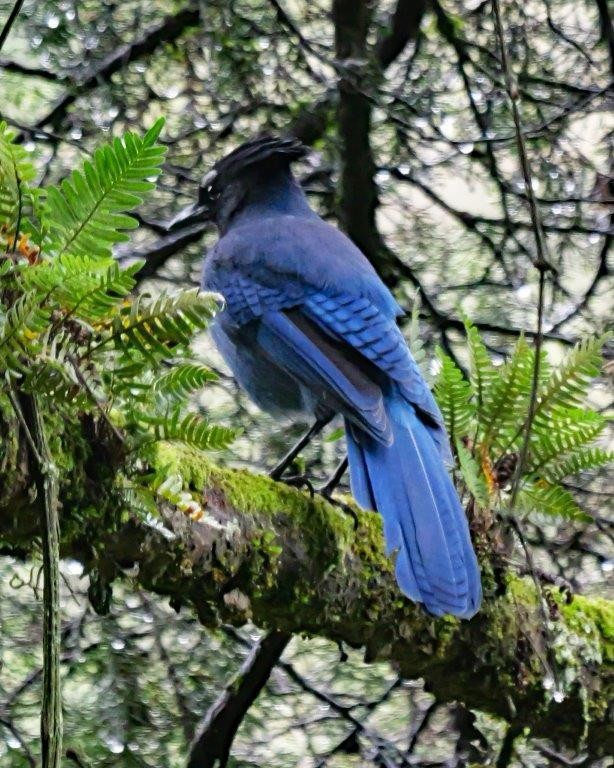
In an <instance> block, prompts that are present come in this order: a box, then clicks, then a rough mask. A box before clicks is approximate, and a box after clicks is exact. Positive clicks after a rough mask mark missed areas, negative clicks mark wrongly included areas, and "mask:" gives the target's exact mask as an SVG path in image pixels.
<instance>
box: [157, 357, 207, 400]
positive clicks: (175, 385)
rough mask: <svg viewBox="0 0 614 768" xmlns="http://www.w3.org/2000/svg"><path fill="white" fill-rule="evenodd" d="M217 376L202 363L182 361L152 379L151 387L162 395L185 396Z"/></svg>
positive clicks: (169, 396)
mask: <svg viewBox="0 0 614 768" xmlns="http://www.w3.org/2000/svg"><path fill="white" fill-rule="evenodd" d="M217 378H218V377H217V374H215V373H214V372H213V371H212V370H210V369H209V368H207V367H206V366H204V365H200V364H198V363H184V364H183V365H177V366H174V367H173V368H172V369H171V370H170V371H167V372H166V373H164V374H162V376H159V377H158V378H157V379H156V380H155V381H154V384H153V389H154V392H156V394H159V395H162V396H163V397H168V398H186V397H188V396H189V395H191V394H192V393H193V392H197V391H198V390H200V389H202V388H203V387H204V386H206V385H207V384H208V383H209V382H211V381H217Z"/></svg>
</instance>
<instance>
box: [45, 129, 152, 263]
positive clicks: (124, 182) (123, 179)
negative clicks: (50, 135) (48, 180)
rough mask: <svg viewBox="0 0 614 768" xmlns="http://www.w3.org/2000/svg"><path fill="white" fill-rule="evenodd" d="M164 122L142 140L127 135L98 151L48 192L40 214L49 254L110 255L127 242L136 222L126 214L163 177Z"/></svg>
mask: <svg viewBox="0 0 614 768" xmlns="http://www.w3.org/2000/svg"><path fill="white" fill-rule="evenodd" d="M163 124H164V120H163V119H162V118H161V119H160V120H158V121H157V122H156V123H155V125H154V126H153V127H152V128H151V129H150V130H149V131H148V132H147V133H146V134H145V136H143V138H140V137H139V136H137V135H136V134H134V133H126V134H125V136H124V138H123V140H121V139H115V140H114V141H113V142H112V143H110V144H107V145H106V146H103V147H100V148H99V149H97V150H96V152H95V153H94V157H93V159H92V161H89V160H88V161H86V162H85V164H84V166H83V170H80V171H73V173H72V175H71V176H70V178H69V179H65V180H64V181H63V182H62V183H61V184H60V185H59V186H58V187H49V188H48V189H47V199H46V201H45V205H44V208H43V216H42V218H43V223H44V225H45V226H46V228H47V232H48V233H47V236H46V238H45V242H44V248H45V250H46V252H47V253H51V254H53V255H56V256H61V255H64V254H73V255H90V256H110V255H111V248H112V246H113V245H114V244H115V243H119V242H124V241H127V240H128V239H129V238H128V235H127V234H126V231H127V230H131V229H134V228H135V227H137V226H138V222H137V221H136V219H134V218H133V217H132V216H128V215H126V213H125V212H126V211H130V210H132V209H133V208H136V207H137V206H138V205H140V204H141V203H142V201H143V195H144V194H145V193H146V192H149V191H150V190H151V189H153V188H154V186H155V185H154V183H153V181H151V179H153V178H155V177H156V176H158V174H159V173H160V166H161V164H162V161H163V159H164V154H165V148H164V147H161V146H159V145H157V144H156V139H157V138H158V136H159V134H160V131H161V130H162V126H163Z"/></svg>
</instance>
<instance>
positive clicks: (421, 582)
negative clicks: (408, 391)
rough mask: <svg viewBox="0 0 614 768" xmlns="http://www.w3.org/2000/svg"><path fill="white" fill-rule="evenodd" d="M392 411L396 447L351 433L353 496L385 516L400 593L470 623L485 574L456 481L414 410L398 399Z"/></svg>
mask: <svg viewBox="0 0 614 768" xmlns="http://www.w3.org/2000/svg"><path fill="white" fill-rule="evenodd" d="M385 406H386V412H387V415H388V418H389V420H390V424H391V428H392V434H393V442H392V444H391V445H382V444H381V443H379V442H377V441H376V440H374V439H373V438H372V437H370V436H368V435H366V434H364V433H363V432H358V431H357V430H356V428H352V427H350V426H349V425H348V429H347V441H348V457H349V463H350V479H351V485H352V492H353V494H354V496H355V498H356V500H357V501H358V503H359V504H361V506H364V507H370V508H374V509H377V511H379V512H380V513H381V515H382V516H383V518H384V535H385V538H386V546H387V550H388V553H389V554H390V553H391V552H393V551H395V550H396V551H397V556H396V577H397V582H398V584H399V587H400V588H401V590H402V591H403V592H404V593H405V594H406V595H407V596H408V597H410V598H411V599H412V600H416V601H418V602H422V603H424V605H425V607H426V608H427V610H428V611H429V612H430V613H432V614H434V615H436V616H441V615H443V614H445V613H451V614H454V615H456V616H460V617H463V618H470V617H471V616H473V615H474V614H475V613H476V611H477V610H478V608H479V605H480V600H481V586H480V574H479V569H478V564H477V560H476V557H475V553H474V551H473V547H472V545H471V538H470V535H469V526H468V524H467V519H466V517H465V514H464V512H463V509H462V507H461V504H460V501H459V499H458V496H457V494H456V491H455V489H454V486H453V484H452V480H451V479H450V477H449V475H448V473H447V471H446V468H445V466H444V464H443V462H442V459H441V456H440V452H439V449H438V446H437V443H436V441H435V440H434V439H433V436H431V434H430V431H429V430H430V428H429V426H428V425H426V424H425V423H424V422H423V421H422V420H421V418H420V417H419V416H418V415H417V414H416V412H415V411H414V409H413V407H412V406H411V404H409V403H408V402H407V400H406V399H405V398H404V397H403V396H402V395H401V394H400V393H399V392H398V391H394V392H393V393H391V394H389V395H387V396H386V399H385Z"/></svg>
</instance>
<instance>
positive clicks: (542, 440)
mask: <svg viewBox="0 0 614 768" xmlns="http://www.w3.org/2000/svg"><path fill="white" fill-rule="evenodd" d="M605 423H606V422H605V419H604V418H603V416H601V414H599V413H596V412H595V411H589V410H582V409H579V408H573V409H568V410H566V411H563V412H559V413H557V418H554V419H553V420H552V421H551V422H550V424H549V427H548V428H545V427H544V425H542V424H540V425H538V426H537V427H536V428H535V429H534V430H533V432H532V434H531V440H530V443H529V461H528V467H527V470H528V471H529V472H540V473H541V472H543V471H544V470H546V469H547V470H551V469H554V468H555V465H556V463H557V462H558V461H560V460H562V459H563V458H564V457H565V456H566V455H568V454H570V453H573V452H574V451H576V450H577V449H579V448H582V447H583V446H585V445H588V444H589V443H592V442H593V441H594V440H595V439H596V438H597V437H599V435H600V434H601V433H602V432H603V429H604V427H605Z"/></svg>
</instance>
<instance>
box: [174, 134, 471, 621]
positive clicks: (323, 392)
mask: <svg viewBox="0 0 614 768" xmlns="http://www.w3.org/2000/svg"><path fill="white" fill-rule="evenodd" d="M306 151H307V150H306V149H305V147H303V146H302V145H301V144H300V143H298V142H297V141H295V140H293V139H279V138H273V137H270V136H265V137H262V138H258V139H255V140H253V141H249V142H247V143H246V144H243V145H242V146H240V147H238V148H237V149H236V150H234V151H233V152H231V153H230V154H229V155H227V156H226V157H224V158H223V159H221V160H219V161H218V162H217V163H216V164H215V165H214V167H213V170H212V171H211V172H210V173H208V174H207V175H206V176H205V177H204V178H203V181H202V183H201V187H200V193H199V201H198V204H196V205H195V206H194V207H193V209H192V210H191V211H189V212H187V213H186V214H185V215H184V217H182V218H186V217H188V216H189V217H190V218H192V219H194V218H196V219H198V218H200V219H209V220H212V221H214V222H215V224H216V225H217V227H218V230H219V235H220V237H219V240H218V242H217V244H216V245H215V246H214V247H213V249H212V250H211V251H210V252H209V253H208V254H207V256H206V258H205V262H204V269H203V286H204V287H206V288H207V289H210V290H214V291H217V292H219V293H220V294H222V295H223V296H224V298H225V300H226V305H225V309H224V311H223V312H221V313H220V314H219V315H218V316H217V318H216V321H215V323H214V326H213V329H212V330H213V336H214V340H215V342H216V344H217V345H218V348H219V350H220V352H221V353H222V355H223V357H224V358H225V360H226V362H227V363H228V365H229V366H230V368H231V370H232V371H233V374H234V376H235V378H236V379H237V381H238V383H239V384H240V386H241V387H243V389H245V391H246V392H247V393H248V395H249V396H250V397H251V398H252V400H254V402H255V403H256V404H257V405H259V406H260V407H261V408H262V409H264V410H266V411H268V412H270V413H273V414H284V415H293V414H300V413H302V414H305V413H308V414H311V415H313V416H315V417H316V418H317V419H318V420H319V422H320V423H322V422H325V421H326V420H327V419H330V418H331V416H332V415H333V414H336V413H340V414H342V415H343V418H344V420H345V428H346V440H347V450H348V459H349V469H350V484H351V489H352V494H353V495H354V497H355V499H356V501H357V502H358V504H360V505H361V506H362V507H364V508H367V509H374V510H377V511H378V512H380V513H381V515H382V517H383V522H384V534H385V539H386V545H387V552H388V554H392V553H393V552H396V569H395V571H396V579H397V582H398V584H399V587H400V588H401V590H402V591H403V592H404V594H405V595H407V597H409V598H411V599H412V600H415V601H417V602H420V603H423V604H424V606H425V607H426V609H427V610H428V611H429V612H430V613H431V614H433V615H435V616H441V615H443V614H448V613H449V614H454V615H456V616H460V617H463V618H470V617H471V616H473V615H474V614H475V613H476V611H477V610H478V608H479V606H480V601H481V585H480V573H479V569H478V564H477V560H476V556H475V554H474V551H473V547H472V545H471V539H470V535H469V527H468V524H467V519H466V517H465V514H464V512H463V509H462V507H461V504H460V502H459V499H458V496H457V494H456V491H455V489H454V486H453V484H452V481H451V479H450V477H449V475H448V472H447V470H446V462H449V461H450V459H451V455H450V448H449V443H448V438H447V435H446V432H445V428H444V426H443V421H442V416H441V413H440V411H439V408H438V407H437V404H436V403H435V400H434V399H433V396H432V395H431V392H430V391H429V389H428V387H427V385H426V383H425V382H424V380H423V378H422V376H421V374H420V371H419V369H418V366H417V365H416V362H415V360H414V359H413V357H412V355H411V353H410V351H409V349H408V347H407V344H406V342H405V339H404V338H403V336H402V334H401V332H400V330H399V328H398V326H397V322H396V318H397V317H398V316H399V315H401V314H402V310H401V308H400V307H399V305H398V304H397V302H396V301H395V299H394V298H393V296H392V294H391V293H390V292H389V290H388V289H387V288H386V286H385V285H384V284H383V282H382V281H381V280H380V278H379V277H378V275H377V273H376V272H375V270H374V269H373V267H372V266H371V264H370V263H369V262H368V261H367V259H366V258H365V256H364V255H363V254H362V253H361V252H360V251H359V250H358V248H357V247H356V246H355V245H354V244H353V243H352V242H351V241H350V240H349V239H348V238H347V237H346V236H345V235H344V234H343V233H341V232H340V231H339V230H338V229H336V228H335V227H333V226H331V225H330V224H328V223H326V222H325V221H323V220H322V219H321V218H320V216H318V215H317V214H316V213H315V212H314V211H313V210H312V209H311V208H310V206H309V203H308V201H307V198H306V197H305V195H304V193H303V191H302V189H301V187H300V185H299V184H298V183H297V181H296V180H295V178H294V176H293V175H292V171H291V164H292V162H293V161H295V160H298V159H299V158H301V157H303V156H304V155H305V154H306Z"/></svg>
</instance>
